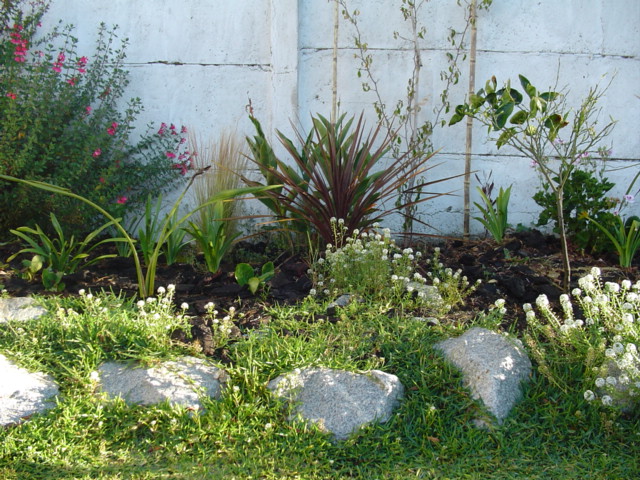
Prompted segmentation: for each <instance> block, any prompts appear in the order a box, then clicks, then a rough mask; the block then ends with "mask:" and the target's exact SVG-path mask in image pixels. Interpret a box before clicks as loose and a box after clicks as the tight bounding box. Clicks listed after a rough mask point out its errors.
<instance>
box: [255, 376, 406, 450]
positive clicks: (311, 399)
mask: <svg viewBox="0 0 640 480" xmlns="http://www.w3.org/2000/svg"><path fill="white" fill-rule="evenodd" d="M268 388H269V390H271V391H273V392H274V394H275V395H277V396H278V397H282V398H285V399H286V400H288V401H290V402H293V403H294V405H295V406H294V409H293V416H294V417H295V416H296V415H300V416H301V417H302V418H303V419H305V420H306V421H307V422H309V423H314V424H316V425H318V427H319V428H320V429H321V430H323V431H325V432H328V433H332V434H333V435H334V436H335V438H336V439H338V440H344V439H346V438H347V437H348V436H349V435H350V434H351V433H353V432H355V431H356V430H358V429H359V428H360V427H362V426H363V425H365V424H367V423H371V422H373V421H378V422H380V423H384V422H386V421H387V420H388V419H389V417H390V416H391V413H392V411H393V408H394V407H395V406H396V405H397V403H398V401H399V400H400V399H401V398H402V395H403V392H404V387H403V386H402V384H401V383H400V380H399V379H398V377H396V376H395V375H390V374H388V373H384V372H381V371H379V370H372V371H370V372H368V373H366V374H357V373H352V372H345V371H341V370H331V369H328V368H305V369H303V370H296V371H294V372H290V373H288V374H285V375H280V376H279V377H277V378H275V379H273V380H271V381H270V382H269V384H268Z"/></svg>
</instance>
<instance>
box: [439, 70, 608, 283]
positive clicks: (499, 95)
mask: <svg viewBox="0 0 640 480" xmlns="http://www.w3.org/2000/svg"><path fill="white" fill-rule="evenodd" d="M519 78H520V84H521V85H522V88H523V90H524V93H525V95H526V96H527V97H528V101H526V100H525V98H524V95H523V94H522V93H520V92H519V91H518V90H516V89H515V88H511V85H510V82H507V84H506V85H505V86H504V87H503V88H501V89H497V81H496V78H495V77H492V78H491V80H489V81H488V82H487V83H486V86H485V88H484V89H480V90H479V91H478V92H477V93H476V94H475V95H471V97H470V98H469V103H465V104H463V105H458V106H457V107H456V110H455V114H454V115H453V117H452V118H451V120H450V122H449V125H453V124H455V123H458V122H460V121H461V120H462V119H463V118H464V117H466V116H470V117H473V118H475V119H476V120H478V121H479V122H481V123H483V124H484V125H486V126H487V127H488V129H489V132H490V133H491V132H499V133H500V136H499V137H498V138H496V139H495V142H496V145H497V147H498V148H500V147H502V146H504V145H509V146H510V147H512V148H515V149H516V150H517V151H518V152H520V153H522V154H523V155H525V156H526V157H528V158H530V159H531V161H532V166H533V167H535V168H536V170H537V171H538V172H539V174H540V176H541V180H542V182H543V184H544V185H545V186H546V187H548V188H549V189H550V190H551V191H552V192H553V194H554V196H555V201H556V215H557V217H556V224H557V230H558V233H559V235H560V241H561V245H562V263H563V268H564V281H563V287H564V289H565V291H568V290H569V279H570V278H571V265H570V263H569V251H568V243H567V232H566V228H565V218H564V211H565V208H564V188H565V185H566V183H567V181H568V180H569V178H570V177H571V174H572V172H573V171H574V170H575V169H576V168H579V165H580V161H581V160H582V159H583V158H585V157H586V156H588V155H589V153H590V152H594V151H596V150H598V144H599V143H600V142H601V141H602V140H603V139H604V138H605V137H606V136H607V135H609V133H610V132H611V130H612V128H613V125H614V123H615V122H614V121H613V120H610V121H608V122H607V123H606V124H605V125H604V126H600V125H598V117H599V113H600V110H599V109H598V108H596V104H597V103H598V100H599V99H600V98H601V97H602V95H603V94H604V92H605V91H606V88H605V89H600V88H598V87H597V86H596V87H594V88H592V89H590V90H589V93H588V94H587V96H586V98H585V99H584V100H583V101H582V104H581V105H580V107H579V108H578V109H577V110H576V111H575V112H571V109H570V108H569V107H568V105H567V101H566V96H565V95H564V94H562V93H559V92H554V91H546V92H541V91H539V90H538V89H537V88H536V87H534V86H533V85H531V83H530V82H529V80H527V79H526V78H525V77H523V76H522V75H520V76H519ZM570 116H572V117H573V118H572V120H571V121H570V120H569V117H570ZM566 127H569V128H566ZM564 128H566V130H563V129H564ZM561 131H562V132H566V134H565V136H564V138H561V137H560V133H561Z"/></svg>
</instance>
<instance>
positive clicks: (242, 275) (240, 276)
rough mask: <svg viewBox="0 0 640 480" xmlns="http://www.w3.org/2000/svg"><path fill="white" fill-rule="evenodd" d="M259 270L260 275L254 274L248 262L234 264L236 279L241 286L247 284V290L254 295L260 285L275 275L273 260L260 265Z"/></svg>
mask: <svg viewBox="0 0 640 480" xmlns="http://www.w3.org/2000/svg"><path fill="white" fill-rule="evenodd" d="M260 272H261V273H260V275H256V273H255V270H254V269H253V267H252V266H251V265H249V264H248V263H239V264H238V265H236V271H235V277H236V281H237V282H238V285H240V286H241V287H243V286H245V285H247V287H248V288H249V291H250V292H251V293H253V294H254V295H255V293H256V292H257V291H258V289H259V288H260V286H261V285H264V284H265V282H268V281H269V280H271V279H272V278H273V276H274V275H275V270H274V267H273V262H267V263H265V264H264V265H262V269H261V270H260Z"/></svg>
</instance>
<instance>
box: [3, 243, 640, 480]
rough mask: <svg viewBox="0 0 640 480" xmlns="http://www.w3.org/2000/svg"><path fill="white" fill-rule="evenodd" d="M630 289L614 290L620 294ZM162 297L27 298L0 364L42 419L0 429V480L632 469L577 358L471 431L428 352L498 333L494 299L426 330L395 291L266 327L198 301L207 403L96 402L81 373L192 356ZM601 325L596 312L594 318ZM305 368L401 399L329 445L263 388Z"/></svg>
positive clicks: (620, 473)
mask: <svg viewBox="0 0 640 480" xmlns="http://www.w3.org/2000/svg"><path fill="white" fill-rule="evenodd" d="M374 241H375V236H374ZM440 260H442V259H440ZM436 262H437V263H436V264H433V262H432V261H430V262H425V263H424V264H423V266H424V268H428V269H429V272H430V273H431V274H432V275H431V277H429V276H428V275H425V277H427V278H433V276H434V272H435V271H436V270H437V268H438V263H440V262H439V261H438V260H436ZM427 266H428V267H427ZM315 267H319V265H317V264H316V265H315ZM585 281H587V282H588V281H589V278H587V280H585ZM594 281H595V280H594ZM429 282H430V283H433V280H430V281H429ZM583 283H584V282H583ZM630 283H631V282H629V283H626V282H625V283H623V284H622V290H620V291H619V292H620V295H622V294H624V295H627V294H626V293H624V292H628V293H631V292H632V291H634V292H635V290H633V288H635V287H633V286H630V285H629V284H630ZM585 287H586V285H585ZM603 288H605V287H604V286H603ZM607 288H609V289H614V288H613V287H607ZM625 289H626V290H625ZM623 290H624V292H623ZM583 291H584V292H585V293H584V294H585V295H586V293H587V291H588V290H587V289H586V288H584V287H583ZM175 293H176V292H175V289H174V288H173V287H172V286H167V287H162V288H159V290H158V292H157V293H156V294H155V295H153V296H152V297H151V298H149V299H144V300H143V299H140V300H127V299H125V298H124V297H120V296H117V295H113V294H111V293H98V292H87V291H83V292H81V294H80V295H78V296H70V297H43V298H42V299H41V301H42V302H43V304H44V305H46V306H47V309H48V311H49V314H47V315H45V316H43V317H41V318H40V319H36V320H33V321H31V322H29V323H27V324H24V323H9V324H5V325H3V326H2V327H1V328H0V349H1V351H2V352H3V354H5V355H7V356H9V357H10V358H12V359H13V360H14V361H16V362H18V363H19V364H20V365H22V366H25V367H29V368H33V369H37V370H39V371H45V372H47V373H50V374H51V375H52V376H53V377H54V378H55V379H56V380H57V381H58V382H59V383H60V384H61V396H60V400H59V401H58V403H57V405H56V407H55V408H54V409H53V410H51V411H49V412H48V413H46V414H43V415H36V416H33V417H32V418H30V419H29V420H28V421H26V422H24V423H22V424H20V425H15V426H10V427H7V428H5V429H3V430H2V432H0V437H1V439H2V442H0V445H1V447H0V473H1V474H2V476H3V478H8V479H12V478H16V479H17V478H21V479H22V478H98V479H118V478H140V479H144V478H185V479H187V478H194V479H195V478H203V477H205V478H206V477H207V476H209V477H210V476H217V477H219V478H238V479H240V478H304V479H329V478H363V479H364V478H392V479H393V478H397V479H404V478H514V479H515V478H548V477H549V476H552V477H553V478H576V475H578V476H584V477H586V478H589V476H590V475H591V476H593V475H596V476H597V475H602V476H603V477H604V476H606V478H620V479H622V478H632V477H633V475H634V472H637V469H638V466H639V465H638V449H637V446H636V445H637V442H636V441H635V439H636V437H637V431H638V426H639V425H640V423H639V422H640V419H639V418H638V415H637V412H636V413H630V414H621V413H620V411H619V410H617V409H613V408H612V407H610V406H607V405H603V404H602V401H601V400H600V401H598V402H594V401H592V400H591V398H590V397H585V391H586V387H589V389H591V390H592V391H594V392H595V388H596V387H595V383H594V384H593V385H594V386H593V387H592V386H591V385H592V384H590V383H589V382H590V381H593V382H596V381H597V378H599V377H596V378H591V377H590V376H589V375H590V373H589V372H588V369H587V368H586V367H587V364H586V363H584V356H582V355H581V354H577V353H574V352H572V351H571V350H567V349H565V348H557V349H554V350H553V351H552V352H551V353H550V354H548V355H547V356H545V357H544V358H545V359H547V362H548V363H549V362H552V361H553V362H554V363H553V366H554V371H553V373H554V374H555V377H550V376H549V375H547V374H546V372H545V371H544V370H542V369H540V366H541V365H543V364H542V363H539V364H536V367H537V368H536V369H535V373H534V375H533V377H532V379H531V384H530V385H529V386H527V387H526V389H525V393H524V399H523V400H522V402H521V403H520V404H519V405H518V406H517V407H516V409H515V410H514V412H513V413H512V414H511V415H510V416H509V417H508V419H507V420H506V422H505V424H504V425H503V426H501V427H499V428H491V429H489V430H482V429H478V428H477V427H475V426H473V423H472V420H473V419H474V418H475V417H476V416H477V415H480V414H482V410H483V409H482V407H481V406H480V405H479V404H478V403H477V402H475V401H474V400H473V399H472V398H471V397H470V394H469V392H468V391H467V390H466V389H465V388H464V387H463V386H462V384H461V382H460V376H459V374H458V373H457V371H456V370H455V369H454V368H452V367H451V366H450V365H449V364H447V363H446V362H445V361H444V360H443V359H442V358H441V357H440V355H438V354H437V353H436V352H435V351H434V350H433V348H432V346H433V344H434V343H435V342H437V341H439V340H442V339H444V338H447V337H449V336H453V335H458V334H461V333H462V332H464V331H465V330H466V329H468V328H469V327H470V326H472V325H478V326H484V327H487V328H493V329H495V328H498V325H500V324H501V323H503V322H504V318H505V317H508V316H509V314H510V311H509V309H505V304H504V302H502V301H500V300H499V299H497V300H496V301H495V302H494V305H493V307H490V308H489V307H488V308H487V310H486V311H485V312H484V314H483V313H478V314H477V315H475V314H474V315H467V316H465V317H460V316H459V315H455V311H450V312H449V313H447V314H443V313H442V310H438V309H436V310H432V313H433V312H439V313H435V314H434V315H435V318H437V320H438V322H433V321H425V319H424V317H422V318H420V317H417V316H415V315H414V314H413V312H417V311H419V310H414V308H415V307H414V305H412V303H411V302H412V299H411V298H410V297H405V298H396V302H395V303H394V304H393V305H389V304H388V303H386V302H385V301H384V300H385V299H384V297H383V298H378V299H377V301H373V300H367V301H364V302H352V303H350V304H349V305H348V306H347V307H345V308H343V309H340V310H339V312H338V314H337V316H336V318H335V319H329V318H327V316H326V308H327V304H328V299H326V300H325V299H322V298H319V297H318V296H308V297H306V298H305V299H304V300H302V301H300V302H298V303H296V304H293V305H284V304H283V305H277V304H274V305H271V306H267V307H265V310H264V313H263V315H266V316H268V318H269V321H268V322H266V323H265V322H263V323H262V326H261V327H260V328H253V327H248V326H242V325H243V324H242V322H239V321H238V320H239V319H241V317H242V316H244V315H245V312H246V310H245V309H243V308H242V306H243V305H242V303H238V304H237V305H238V307H239V308H238V310H236V309H235V308H231V307H224V306H221V305H213V304H210V303H209V304H207V305H206V314H205V315H209V316H210V318H212V319H215V320H217V321H216V322H215V323H213V324H214V325H218V329H217V330H216V331H215V332H214V333H215V335H214V341H215V342H216V345H217V346H220V347H222V348H224V349H225V351H226V360H225V362H226V364H225V365H224V368H225V369H226V370H227V372H228V373H229V382H228V384H227V387H226V388H225V390H224V392H223V395H222V398H221V399H220V400H208V399H203V400H202V402H203V405H204V407H205V408H204V409H203V410H202V411H201V412H198V413H193V412H189V411H187V410H185V409H181V408H178V407H171V406H169V405H166V404H161V405H156V406H149V407H139V406H137V407H136V406H127V405H126V404H124V402H122V401H120V400H106V399H105V398H104V397H103V396H101V395H100V394H99V393H98V392H97V391H96V383H95V374H94V373H93V372H95V370H96V368H97V366H98V365H99V364H100V362H102V361H104V360H106V359H121V360H124V359H126V360H138V361H142V362H144V363H146V364H151V365H153V364H155V363H157V362H158V361H160V360H161V359H166V358H175V357H176V356H179V355H183V354H186V353H188V354H192V355H201V353H199V350H198V347H197V344H189V343H188V342H187V343H180V342H179V343H176V342H175V341H172V340H171V336H170V333H171V332H172V331H176V330H177V331H183V332H186V334H187V336H188V335H189V324H188V320H189V317H190V316H191V315H192V312H193V308H192V306H190V305H182V304H181V303H182V302H180V301H179V300H178V304H179V305H178V306H175V301H174V302H172V301H171V299H172V297H173V296H174V295H175ZM574 293H575V294H577V292H574ZM634 302H636V303H637V299H636V300H634ZM623 304H624V302H623V303H622V304H620V308H623V307H622V305H623ZM612 305H613V304H612ZM390 306H394V307H398V308H393V309H390V308H389V307H390ZM402 306H404V307H405V308H402ZM624 308H627V307H624ZM422 313H425V312H422ZM614 313H615V309H614ZM627 313H632V314H633V315H634V317H635V314H636V313H637V312H635V311H633V312H627ZM614 317H615V315H612V314H607V317H606V318H607V319H609V320H606V321H614V322H615V320H614ZM603 321H605V320H604V318H603ZM238 325H240V326H241V327H242V328H241V330H240V332H239V333H240V334H239V335H234V334H233V332H234V329H237V328H238V327H237V326H238ZM105 333H106V335H105ZM559 333H560V332H559V331H558V334H559ZM514 334H517V331H514ZM636 334H637V330H636ZM174 338H175V335H174ZM611 338H612V340H615V339H613V337H611ZM551 345H553V344H551ZM545 346H547V348H549V344H547V343H545ZM607 348H615V347H614V346H613V345H611V346H609V345H607ZM534 358H536V357H535V356H534ZM218 362H219V360H214V363H218ZM548 363H547V364H548ZM309 365H311V366H314V365H319V366H320V365H321V366H325V367H330V368H339V369H346V370H350V371H356V372H359V371H366V370H369V369H373V368H376V369H381V370H383V371H385V372H388V373H393V374H395V375H397V376H398V377H399V378H400V380H401V382H402V383H403V384H404V385H405V387H406V393H405V398H404V400H403V401H402V402H401V403H400V405H399V407H398V408H397V410H396V411H395V412H394V415H393V417H392V418H391V420H390V421H389V422H387V423H386V424H382V425H372V426H369V427H366V428H365V429H363V430H362V431H360V432H359V433H357V434H355V435H354V436H353V437H351V438H350V439H348V440H346V441H344V442H338V443H334V442H332V441H331V439H330V438H329V437H328V436H327V435H326V434H323V433H321V432H320V431H318V430H317V429H316V428H313V427H310V426H308V425H306V424H305V423H303V422H301V421H293V422H290V421H288V420H287V416H288V411H287V408H286V407H284V406H283V405H282V404H281V403H279V402H278V401H276V400H274V398H273V397H271V395H270V394H269V393H268V391H267V390H266V383H267V382H268V381H269V380H271V379H273V378H275V377H276V376H277V375H279V374H281V373H283V372H286V371H290V370H293V369H295V368H301V367H304V366H309ZM568 366H569V367H570V368H569V367H568ZM577 372H582V373H583V376H581V377H579V376H576V374H577ZM552 378H553V380H552ZM589 378H591V380H589ZM605 381H606V380H605ZM605 403H606V402H605ZM541 452H544V454H541Z"/></svg>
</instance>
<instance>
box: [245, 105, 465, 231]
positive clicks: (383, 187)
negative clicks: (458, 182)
mask: <svg viewBox="0 0 640 480" xmlns="http://www.w3.org/2000/svg"><path fill="white" fill-rule="evenodd" d="M312 121H313V127H312V129H311V131H310V133H309V135H308V136H307V137H303V136H302V134H300V132H296V135H297V139H298V143H299V144H300V145H301V147H300V150H298V149H297V148H296V146H295V145H294V143H293V141H292V140H290V139H289V138H287V137H286V136H285V135H283V134H282V133H280V132H279V133H278V136H279V138H280V141H281V142H282V144H283V146H284V147H285V149H286V151H287V152H288V154H289V156H290V158H291V160H292V161H293V165H294V167H295V168H294V167H291V166H289V165H288V164H287V163H285V162H284V161H282V160H280V159H278V158H276V157H275V156H271V155H269V156H268V158H269V162H272V163H271V164H267V163H266V162H263V163H259V162H258V161H256V160H255V159H254V162H255V163H256V164H258V166H259V168H260V170H261V172H262V173H263V176H264V177H265V179H266V181H267V183H268V184H273V183H274V182H277V183H279V184H281V185H282V188H281V189H279V188H278V189H272V190H269V191H268V192H266V193H265V197H267V199H268V205H277V206H276V207H275V208H274V209H273V210H272V212H273V213H274V214H275V215H276V216H277V217H276V218H277V220H290V221H292V222H293V223H294V225H298V226H301V227H302V228H306V229H308V230H309V231H310V232H311V233H313V234H317V235H318V236H319V237H320V238H321V239H322V240H323V241H324V242H325V243H330V242H331V241H332V238H333V231H332V227H331V222H330V219H331V218H342V219H343V220H344V222H345V224H344V228H345V229H346V231H347V232H352V231H354V230H356V229H360V230H363V229H366V228H368V227H371V226H372V225H373V224H374V223H376V222H378V221H380V220H381V219H382V218H384V217H386V216H387V215H390V214H392V213H393V212H396V211H397V210H398V209H400V208H403V207H404V205H395V206H394V207H391V208H389V209H386V210H383V209H382V208H381V206H382V205H383V204H384V202H385V200H388V199H390V198H391V197H394V196H395V195H396V193H397V190H398V188H400V187H401V186H402V185H404V184H406V183H407V182H408V180H409V179H410V178H415V177H418V176H420V175H422V174H423V173H425V172H426V171H427V170H429V169H430V168H431V167H426V166H425V164H426V162H427V161H428V160H429V159H431V157H432V156H433V154H429V155H425V156H423V157H421V158H420V159H419V161H416V159H413V158H410V155H409V154H407V155H405V156H403V157H402V158H399V159H397V160H396V161H395V162H393V163H392V164H391V165H389V166H388V167H386V168H382V167H381V165H380V163H381V160H382V158H383V157H384V155H385V153H386V152H387V150H388V148H389V145H390V143H391V142H393V141H394V138H395V137H394V136H392V135H387V136H385V138H384V139H382V141H379V139H378V134H379V133H380V125H378V127H377V128H376V129H375V130H374V131H372V132H370V133H368V134H367V133H366V132H365V125H364V120H363V115H361V116H360V117H359V119H358V122H357V123H355V125H354V118H353V117H352V118H351V119H348V120H346V119H345V115H342V116H341V117H340V118H339V119H338V120H337V121H336V122H335V123H331V122H330V121H329V120H327V119H326V118H324V117H323V116H321V115H318V117H317V118H315V117H314V118H312ZM376 145H377V146H376ZM450 178H454V177H448V178H440V179H435V180H432V181H429V182H422V183H421V184H420V185H417V186H415V187H414V188H422V189H423V188H425V187H427V186H429V185H432V184H435V183H439V182H442V181H445V180H449V179H450ZM244 180H245V182H247V184H249V185H261V184H260V183H259V182H256V181H252V180H249V179H247V178H244ZM441 195H444V194H442V193H429V194H428V196H424V197H422V198H421V199H420V200H419V201H418V203H422V202H425V201H427V200H431V199H433V198H435V197H439V196H441ZM265 204H267V202H265Z"/></svg>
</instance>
